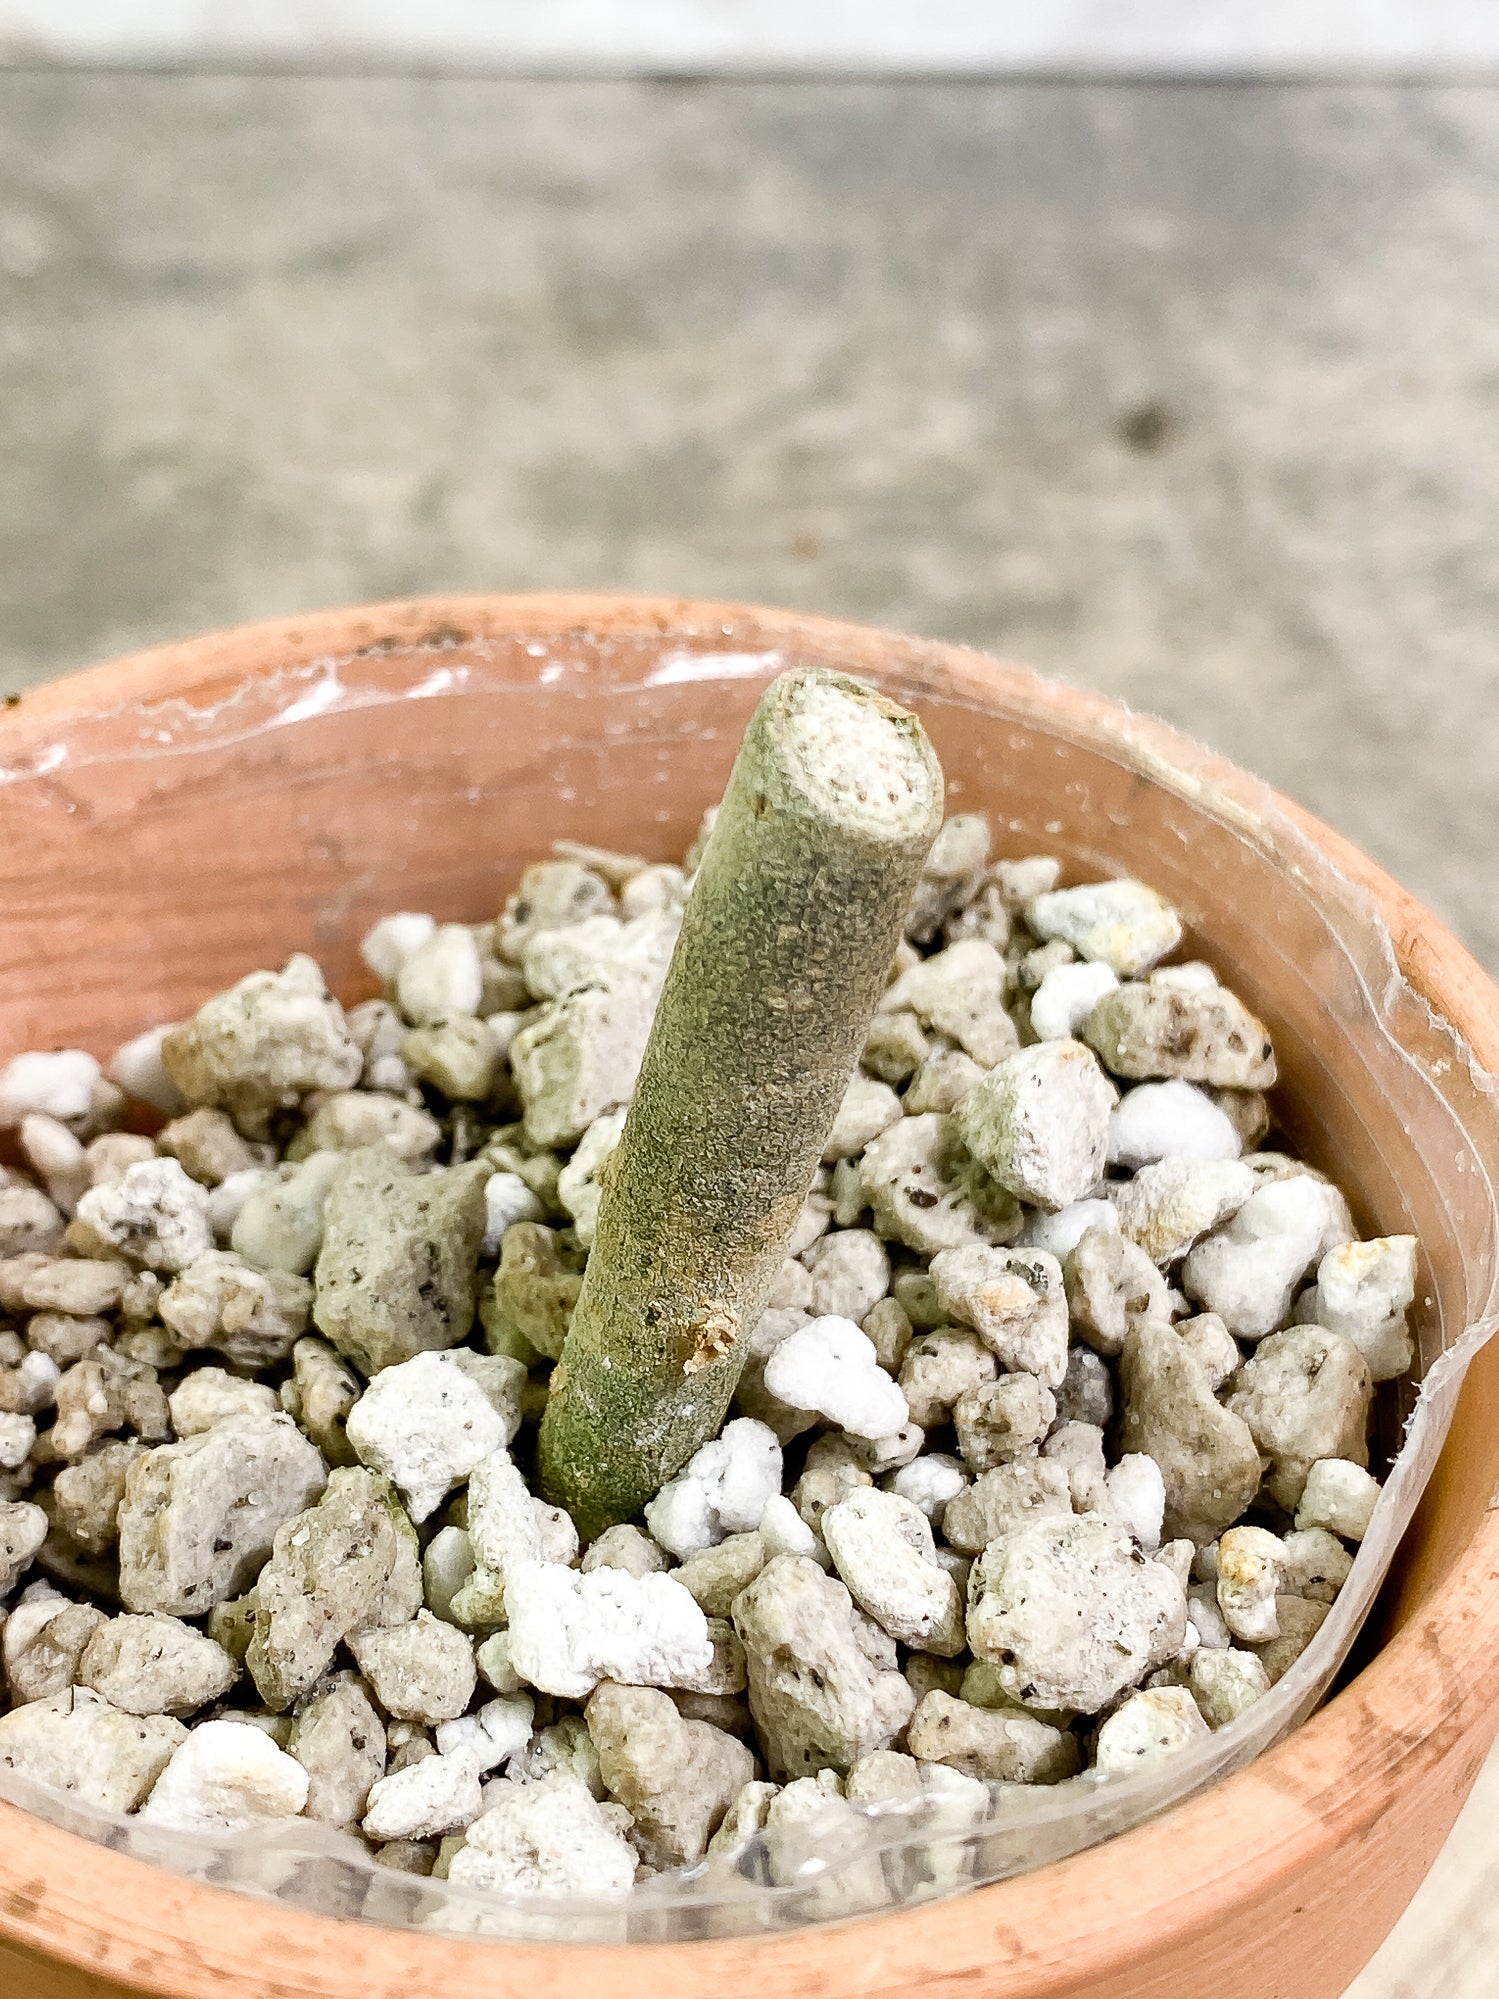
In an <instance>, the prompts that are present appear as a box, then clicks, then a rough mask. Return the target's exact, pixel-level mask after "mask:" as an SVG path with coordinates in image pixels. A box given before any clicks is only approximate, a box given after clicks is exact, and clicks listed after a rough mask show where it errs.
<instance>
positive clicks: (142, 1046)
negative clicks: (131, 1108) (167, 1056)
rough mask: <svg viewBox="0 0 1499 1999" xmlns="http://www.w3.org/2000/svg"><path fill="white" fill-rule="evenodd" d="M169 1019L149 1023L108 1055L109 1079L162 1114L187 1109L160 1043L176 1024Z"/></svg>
mask: <svg viewBox="0 0 1499 1999" xmlns="http://www.w3.org/2000/svg"><path fill="white" fill-rule="evenodd" d="M177 1024H178V1023H177V1022H176V1021H168V1022H166V1024H165V1025H164V1026H162V1027H148V1028H147V1029H146V1031H145V1033H144V1034H136V1035H133V1036H132V1037H131V1039H130V1040H129V1041H126V1042H122V1043H121V1045H120V1046H119V1047H118V1048H117V1049H116V1050H115V1052H114V1054H113V1055H112V1056H111V1057H110V1058H109V1071H108V1073H109V1080H110V1081H111V1082H112V1083H117V1084H118V1085H119V1087H120V1088H121V1089H122V1090H123V1091H124V1092H125V1094H126V1096H127V1097H134V1098H136V1099H137V1100H138V1101H139V1102H140V1103H143V1104H149V1105H150V1106H151V1108H152V1109H153V1110H158V1111H160V1112H161V1114H162V1116H163V1117H179V1116H180V1115H181V1114H182V1112H183V1111H185V1110H186V1109H187V1099H186V1097H184V1096H183V1094H182V1092H181V1091H180V1090H179V1089H178V1087H177V1085H176V1084H175V1083H174V1082H173V1081H172V1079H171V1077H170V1076H169V1075H168V1074H167V1072H166V1067H165V1064H164V1063H163V1062H162V1059H161V1046H162V1043H163V1042H164V1041H165V1040H166V1038H167V1036H168V1035H169V1034H170V1033H172V1031H173V1030H174V1028H175V1027H176V1026H177Z"/></svg>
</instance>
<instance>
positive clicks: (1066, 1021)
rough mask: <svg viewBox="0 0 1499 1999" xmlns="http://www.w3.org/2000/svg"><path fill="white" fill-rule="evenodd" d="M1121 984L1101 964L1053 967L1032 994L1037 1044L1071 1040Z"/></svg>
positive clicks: (1032, 1029) (1032, 1030)
mask: <svg viewBox="0 0 1499 1999" xmlns="http://www.w3.org/2000/svg"><path fill="white" fill-rule="evenodd" d="M1118 984H1119V981H1118V979H1117V978H1116V977H1115V976H1114V973H1113V971H1112V970H1111V969H1110V967H1109V966H1107V965H1102V964H1096V963H1094V964H1088V963H1084V964H1080V965H1078V964H1073V965H1053V966H1052V968H1051V970H1050V971H1049V972H1048V973H1047V974H1046V976H1045V977H1044V978H1043V979H1042V981H1041V983H1040V985H1039V986H1037V988H1036V990H1035V992H1034V993H1032V995H1031V1032H1032V1034H1034V1035H1035V1037H1036V1039H1037V1040H1038V1041H1072V1040H1074V1039H1075V1038H1076V1036H1077V1033H1078V1030H1079V1029H1080V1028H1081V1026H1082V1025H1083V1022H1084V1021H1085V1020H1086V1019H1087V1018H1088V1015H1089V1014H1090V1013H1091V1012H1092V1011H1093V1009H1094V1007H1096V1006H1097V1004H1098V1002H1099V1001H1100V1000H1101V999H1102V998H1103V996H1104V994H1105V993H1111V992H1113V991H1114V989H1115V987H1116V986H1117V985H1118Z"/></svg>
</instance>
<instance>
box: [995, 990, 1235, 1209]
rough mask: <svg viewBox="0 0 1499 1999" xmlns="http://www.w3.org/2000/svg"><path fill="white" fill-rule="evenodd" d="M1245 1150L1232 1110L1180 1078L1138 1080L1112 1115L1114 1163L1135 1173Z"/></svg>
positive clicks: (1226, 1156) (1111, 1155)
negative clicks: (1161, 1163) (1164, 1163)
mask: <svg viewBox="0 0 1499 1999" xmlns="http://www.w3.org/2000/svg"><path fill="white" fill-rule="evenodd" d="M1034 1011H1035V1009H1034V1005H1033V1006H1032V1013H1034ZM1243 1150H1244V1147H1243V1144H1242V1142H1241V1140H1240V1138H1239V1133H1238V1130H1237V1128H1236V1127H1235V1125H1234V1122H1233V1119H1232V1118H1230V1117H1229V1115H1228V1113H1227V1112H1226V1111H1223V1110H1220V1109H1219V1107H1218V1105H1217V1104H1215V1103H1214V1102H1213V1100H1212V1098H1211V1097H1210V1096H1209V1095H1208V1093H1207V1092H1206V1090H1199V1089H1198V1087H1197V1085H1196V1084H1195V1083H1184V1082H1182V1081H1181V1079H1180V1078H1179V1077H1173V1078H1172V1079H1171V1080H1170V1081H1169V1082H1165V1083H1137V1084H1136V1085H1135V1087H1134V1089H1132V1090H1126V1091H1125V1093H1124V1095H1123V1096H1122V1097H1121V1098H1120V1099H1119V1103H1118V1106H1117V1108H1116V1109H1115V1111H1114V1114H1113V1116H1112V1117H1111V1118H1110V1119H1109V1164H1110V1165H1111V1166H1122V1167H1124V1168H1125V1169H1126V1170H1127V1171H1129V1172H1131V1173H1134V1172H1136V1171H1138V1169H1139V1168H1140V1167H1142V1166H1154V1165H1155V1164H1156V1163H1157V1161H1158V1160H1162V1159H1237V1158H1238V1156H1239V1154H1240V1153H1241V1152H1242V1151H1243Z"/></svg>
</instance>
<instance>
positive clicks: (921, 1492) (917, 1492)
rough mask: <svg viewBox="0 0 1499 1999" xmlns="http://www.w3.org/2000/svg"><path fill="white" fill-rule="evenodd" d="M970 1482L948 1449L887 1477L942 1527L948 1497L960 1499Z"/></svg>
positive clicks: (890, 1487)
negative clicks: (958, 1497) (959, 1496)
mask: <svg viewBox="0 0 1499 1999" xmlns="http://www.w3.org/2000/svg"><path fill="white" fill-rule="evenodd" d="M968 1482H969V1480H968V1472H967V1471H966V1469H965V1468H964V1466H963V1464H962V1462H961V1461H960V1460H959V1459H958V1458H955V1457H950V1456H949V1455H948V1453H947V1452H946V1451H928V1452H926V1453H925V1454H924V1455H923V1456H921V1457H918V1458H916V1459H915V1460H914V1461H913V1462H912V1463H910V1464H908V1465H902V1466H901V1468H900V1469H899V1471H895V1472H892V1473H891V1474H890V1475H889V1477H888V1478H887V1480H886V1481H885V1483H886V1486H887V1488H888V1490H889V1491H891V1492H896V1493H899V1494H900V1496H901V1498H902V1499H909V1500H910V1502H911V1504H912V1505H913V1506H919V1507H920V1508H921V1510H922V1512H923V1513H924V1514H925V1515H926V1517H927V1519H928V1520H930V1521H931V1523H932V1526H933V1527H934V1528H940V1527H941V1525H942V1516H943V1514H944V1512H945V1511H946V1508H947V1503H948V1501H949V1500H951V1499H956V1498H957V1496H958V1494H959V1493H960V1492H962V1491H963V1489H964V1487H965V1486H966V1485H967V1484H968ZM797 1552H800V1550H798V1551H797Z"/></svg>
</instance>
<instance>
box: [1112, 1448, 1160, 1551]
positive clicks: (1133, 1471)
mask: <svg viewBox="0 0 1499 1999" xmlns="http://www.w3.org/2000/svg"><path fill="white" fill-rule="evenodd" d="M1104 1489H1105V1492H1106V1494H1107V1497H1106V1498H1105V1500H1104V1511H1106V1512H1107V1513H1108V1515H1109V1518H1110V1519H1111V1520H1117V1521H1118V1522H1119V1525H1120V1526H1121V1527H1127V1528H1128V1529H1129V1531H1130V1533H1131V1534H1133V1535H1134V1537H1135V1539H1136V1540H1137V1541H1138V1542H1139V1543H1140V1546H1141V1547H1142V1548H1144V1549H1145V1550H1146V1552H1147V1553H1151V1554H1153V1553H1154V1552H1155V1550H1156V1549H1157V1548H1159V1547H1160V1545H1161V1523H1162V1521H1163V1520H1164V1519H1165V1517H1166V1481H1165V1480H1164V1479H1163V1478H1162V1476H1161V1468H1160V1466H1159V1465H1158V1464H1157V1463H1156V1461H1155V1459H1154V1458H1148V1457H1146V1456H1144V1454H1143V1453H1141V1452H1138V1451H1132V1452H1129V1453H1128V1454H1127V1455H1126V1456H1124V1457H1122V1458H1121V1459H1120V1460H1119V1462H1118V1464H1116V1465H1115V1466H1114V1467H1113V1469H1112V1470H1111V1471H1109V1472H1108V1473H1107V1474H1106V1475H1105V1477H1104Z"/></svg>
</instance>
